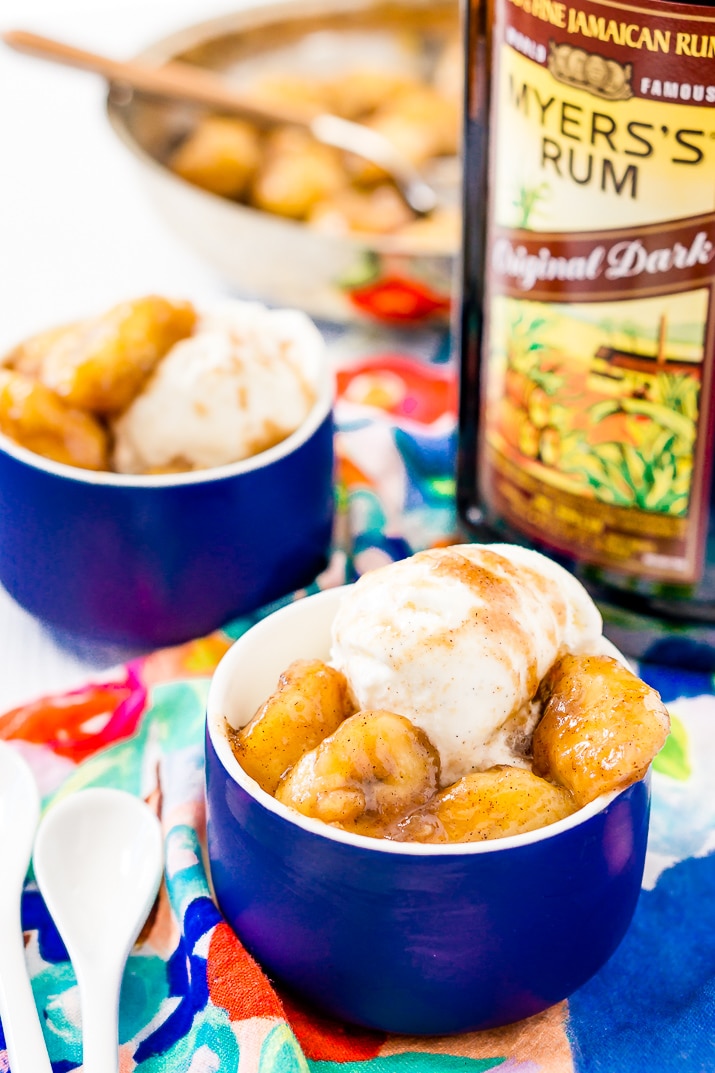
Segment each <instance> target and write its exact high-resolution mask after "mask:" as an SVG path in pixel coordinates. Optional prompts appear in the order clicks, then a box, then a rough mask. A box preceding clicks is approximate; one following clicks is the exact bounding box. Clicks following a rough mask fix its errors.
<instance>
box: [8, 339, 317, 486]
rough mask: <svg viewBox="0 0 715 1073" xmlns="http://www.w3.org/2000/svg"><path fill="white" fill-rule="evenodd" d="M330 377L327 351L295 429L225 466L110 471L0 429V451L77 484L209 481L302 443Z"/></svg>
mask: <svg viewBox="0 0 715 1073" xmlns="http://www.w3.org/2000/svg"><path fill="white" fill-rule="evenodd" d="M334 390H335V389H334V378H333V375H332V372H331V371H330V370H329V368H328V359H327V354H326V355H325V357H324V358H323V371H322V375H321V377H320V383H319V390H318V395H317V398H316V400H315V402H314V403H313V406H312V407H311V409H310V412H309V413H308V415H307V417H306V419H305V421H303V423H302V424H301V425H299V426H298V428H297V429H296V430H295V432H291V434H290V435H289V436H286V438H285V439H284V440H281V442H280V443H277V444H275V445H274V446H273V447H268V448H267V449H266V450H265V451H259V453H258V454H256V455H252V456H251V457H250V458H244V459H242V460H241V461H240V462H231V463H229V464H228V465H225V466H213V467H211V468H210V469H196V470H187V471H186V472H183V473H139V474H131V473H114V472H111V471H109V470H91V469H82V468H81V467H79V466H70V465H69V464H67V463H65V462H55V461H53V460H52V459H51V458H45V457H44V456H43V455H38V454H35V452H34V451H30V450H28V448H27V447H22V446H21V445H20V444H19V443H15V442H14V440H11V439H10V437H9V436H6V435H5V434H4V433H2V432H0V451H2V452H4V453H5V454H7V455H11V456H12V457H13V458H16V459H18V461H20V462H24V463H25V464H26V465H28V466H31V467H32V468H33V469H37V470H42V471H44V472H47V473H52V474H54V475H55V476H57V477H63V478H65V479H67V480H72V481H76V482H77V483H78V484H92V485H109V486H116V487H120V488H173V487H176V486H179V485H185V484H209V483H211V482H212V481H220V480H226V479H228V478H230V477H238V476H240V475H241V474H244V473H251V472H253V471H254V470H259V469H263V468H265V467H266V466H270V465H272V464H273V463H274V462H278V461H280V459H282V458H285V457H286V456H287V455H290V454H292V453H293V451H296V450H297V449H298V448H299V447H302V446H303V444H304V443H306V442H307V441H308V440H309V439H310V437H311V436H312V435H313V433H314V432H315V431H316V430H317V429H318V428H319V427H320V425H321V424H322V423H323V421H324V420H325V418H326V417H327V416H328V414H329V413H330V411H331V409H332V406H333V396H334Z"/></svg>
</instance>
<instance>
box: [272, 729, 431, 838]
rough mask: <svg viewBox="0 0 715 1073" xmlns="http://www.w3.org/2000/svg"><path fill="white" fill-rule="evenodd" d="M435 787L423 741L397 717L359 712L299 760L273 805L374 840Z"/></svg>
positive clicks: (427, 747)
mask: <svg viewBox="0 0 715 1073" xmlns="http://www.w3.org/2000/svg"><path fill="white" fill-rule="evenodd" d="M438 785H439V756H438V754H437V750H436V749H435V748H434V746H433V745H432V744H431V742H430V741H429V738H428V737H427V735H426V734H425V733H424V732H423V731H421V730H419V729H418V728H417V727H416V726H414V724H412V723H411V722H410V721H409V719H406V718H405V717H404V716H402V715H395V714H394V713H393V712H385V711H373V712H370V711H365V712H358V713H357V714H356V715H353V716H351V717H350V718H349V719H346V720H345V721H344V722H343V723H341V725H340V726H339V727H338V729H337V730H336V731H335V733H334V734H331V735H330V737H328V738H326V739H325V740H324V741H323V742H321V744H320V745H319V746H318V747H317V748H316V749H313V750H311V751H310V752H308V753H306V754H305V755H304V756H302V757H301V759H300V760H299V761H298V763H297V764H296V765H295V767H294V768H293V769H292V771H290V772H289V773H288V775H287V776H286V777H285V779H284V780H283V781H282V782H281V784H280V786H279V787H278V790H277V793H276V798H277V799H278V800H279V801H281V802H282V803H283V804H284V805H290V806H291V807H292V808H294V809H297V811H298V812H301V813H303V815H304V816H312V817H314V818H315V819H318V820H323V821H324V822H325V823H330V824H334V825H336V826H338V827H342V828H343V829H344V830H347V831H353V832H355V833H356V834H364V835H373V836H378V837H379V836H384V835H385V834H386V832H387V829H388V828H389V825H390V824H391V823H393V822H394V821H395V820H396V819H397V817H399V816H403V815H405V813H407V812H409V811H411V810H412V809H415V808H418V807H419V806H420V805H422V804H424V802H426V801H428V800H429V799H430V798H431V797H432V795H433V794H434V793H435V792H436V790H437V787H438Z"/></svg>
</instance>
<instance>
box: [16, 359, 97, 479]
mask: <svg viewBox="0 0 715 1073" xmlns="http://www.w3.org/2000/svg"><path fill="white" fill-rule="evenodd" d="M0 431H2V432H3V433H4V434H5V435H6V436H8V437H9V438H10V439H11V440H14V442H15V443H17V444H19V445H20V446H21V447H25V448H27V450H28V451H34V453H35V454H38V455H42V456H43V457H44V458H49V459H52V461H53V462H63V463H65V464H66V465H68V466H79V467H80V468H81V469H91V470H104V469H107V468H108V466H109V442H108V436H107V432H106V430H105V429H104V427H103V426H102V425H101V424H100V422H99V421H97V419H96V418H95V417H93V416H92V415H91V414H88V413H84V412H83V411H82V410H78V409H76V408H74V407H72V406H69V405H68V404H67V403H66V402H65V401H64V400H63V399H61V398H60V396H59V395H57V394H56V393H55V392H54V391H51V390H50V388H48V387H46V386H45V385H44V384H42V383H40V381H39V380H33V379H32V378H31V377H30V376H26V375H25V374H24V373H20V372H16V371H15V370H14V369H0Z"/></svg>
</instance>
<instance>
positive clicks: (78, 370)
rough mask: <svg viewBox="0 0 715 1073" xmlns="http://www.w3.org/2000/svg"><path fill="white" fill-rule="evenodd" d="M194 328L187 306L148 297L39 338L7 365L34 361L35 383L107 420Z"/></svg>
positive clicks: (14, 356) (192, 312)
mask: <svg viewBox="0 0 715 1073" xmlns="http://www.w3.org/2000/svg"><path fill="white" fill-rule="evenodd" d="M195 323H196V311H195V310H194V308H193V306H192V305H191V304H190V303H189V302H171V301H169V300H168V299H166V298H160V297H157V296H152V295H150V296H148V297H146V298H138V299H135V300H134V301H128V302H122V303H121V304H120V305H117V306H114V307H113V308H112V309H110V310H108V311H107V312H106V313H102V314H101V315H99V316H97V317H92V318H90V319H88V320H83V321H80V322H79V323H77V324H72V325H70V326H68V327H67V328H65V329H58V330H56V331H54V332H52V333H43V336H41V337H40V338H39V340H38V339H37V338H35V339H31V340H29V341H28V342H27V343H26V344H22V345H21V346H20V347H18V348H17V349H16V350H15V351H14V352H13V354H12V355H10V356H9V359H8V360H9V361H10V362H12V363H13V364H16V365H17V367H19V368H23V367H27V366H28V365H29V364H31V363H33V362H34V364H35V365H36V369H37V376H38V378H39V379H40V380H41V381H42V383H44V384H45V386H46V387H49V388H51V389H52V390H53V391H55V392H56V393H57V394H58V395H59V396H61V398H63V399H64V400H65V402H66V403H67V404H68V405H69V406H72V407H75V408H77V409H80V410H86V411H88V412H90V413H93V414H95V415H111V414H115V413H118V412H119V411H121V410H123V409H124V408H125V407H126V406H128V405H129V403H130V402H131V401H132V400H133V399H134V397H135V396H136V395H137V394H138V392H139V391H140V390H141V388H142V387H143V385H144V382H145V381H146V379H147V377H148V376H149V374H150V373H151V371H152V370H153V368H154V367H155V365H156V364H157V363H158V362H159V361H160V360H161V358H163V357H164V355H165V354H166V353H167V351H168V350H169V349H170V348H171V347H172V346H173V345H174V343H177V342H178V341H179V340H180V339H184V338H186V336H188V335H190V334H191V332H192V330H193V328H194V325H195ZM43 339H44V341H45V344H46V345H45V348H44V353H42V354H41V355H40V354H39V350H40V345H41V343H42V340H43Z"/></svg>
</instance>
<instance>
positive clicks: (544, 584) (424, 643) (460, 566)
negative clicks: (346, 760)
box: [330, 544, 602, 786]
mask: <svg viewBox="0 0 715 1073" xmlns="http://www.w3.org/2000/svg"><path fill="white" fill-rule="evenodd" d="M601 632H602V622H601V616H600V614H599V612H598V609H597V608H596V606H595V604H594V603H593V601H592V600H591V598H590V596H589V595H588V593H587V592H586V591H585V589H584V588H583V586H582V585H581V584H580V582H578V581H577V580H576V579H575V578H574V577H573V576H572V575H571V574H569V573H568V572H567V571H566V570H564V569H563V568H562V567H560V566H558V565H557V564H556V563H554V562H552V561H551V560H550V559H548V558H546V557H545V556H543V555H540V554H539V553H538V552H534V551H530V550H528V549H525V548H520V547H512V546H511V545H506V544H490V545H486V544H483V545H480V544H463V545H462V544H460V545H455V546H453V547H449V548H437V549H434V550H431V551H425V552H419V553H418V554H416V555H413V556H411V558H409V559H403V560H401V561H399V562H396V563H392V564H390V565H389V566H385V567H382V568H380V569H378V570H374V571H371V572H370V573H368V574H365V575H363V576H362V577H361V578H360V579H359V580H358V581H357V582H356V583H355V585H353V586H351V587H350V588H349V589H347V590H346V592H345V594H344V596H343V597H342V599H341V602H340V606H339V609H338V613H337V615H336V618H335V621H334V624H333V635H332V649H331V658H330V662H331V663H332V665H333V666H334V667H336V668H337V669H338V670H341V671H342V672H343V673H344V674H345V676H346V677H347V680H348V683H349V685H350V689H351V691H352V693H353V695H354V698H355V701H356V703H357V705H358V707H359V708H361V709H366V708H368V709H386V710H388V711H392V712H396V713H398V714H399V715H404V716H407V718H408V719H410V720H411V721H412V722H413V723H415V724H416V725H417V726H418V727H421V728H422V730H424V731H425V733H426V734H427V735H428V737H429V738H430V740H431V742H432V744H433V745H434V746H435V747H436V749H437V750H438V752H439V754H440V759H441V764H442V776H441V781H442V785H443V786H446V785H449V784H450V783H452V782H455V781H456V780H457V779H459V778H461V777H462V776H463V775H466V774H468V773H469V772H471V771H480V770H485V769H486V768H489V767H492V766H494V765H495V764H504V763H509V764H514V763H517V764H518V763H522V764H523V765H524V766H526V765H527V761H526V759H525V758H524V757H523V755H521V751H522V750H523V748H524V744H525V743H527V742H528V740H529V739H530V735H531V731H532V730H533V726H534V724H535V722H536V720H537V719H538V711H537V710H536V706H535V705H534V704H533V703H532V698H533V697H534V695H535V693H536V690H537V688H538V685H539V682H540V681H541V679H542V678H543V676H544V675H545V673H546V672H547V670H548V669H549V668H550V667H551V665H552V664H553V662H554V660H555V659H556V657H557V656H558V655H560V654H561V653H564V652H572V653H582V652H589V653H590V652H594V651H597V650H600V645H601V640H602V638H601Z"/></svg>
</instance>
